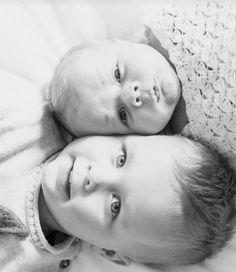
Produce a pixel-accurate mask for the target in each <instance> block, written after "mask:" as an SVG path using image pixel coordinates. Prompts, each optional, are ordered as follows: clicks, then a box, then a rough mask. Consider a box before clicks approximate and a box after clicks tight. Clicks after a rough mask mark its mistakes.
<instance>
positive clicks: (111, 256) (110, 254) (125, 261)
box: [92, 245, 131, 266]
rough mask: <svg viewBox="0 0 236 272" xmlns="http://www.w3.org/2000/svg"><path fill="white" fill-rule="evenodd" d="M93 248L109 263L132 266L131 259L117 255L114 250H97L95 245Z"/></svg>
mask: <svg viewBox="0 0 236 272" xmlns="http://www.w3.org/2000/svg"><path fill="white" fill-rule="evenodd" d="M92 248H93V250H94V251H95V252H96V253H98V254H99V255H100V256H102V257H103V258H105V259H107V260H108V261H111V262H114V263H116V264H119V265H124V266H130V265H131V260H130V258H128V257H126V256H124V255H122V254H120V253H117V252H116V251H114V250H107V249H105V248H97V247H95V246H94V245H93V246H92Z"/></svg>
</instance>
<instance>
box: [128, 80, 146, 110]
mask: <svg viewBox="0 0 236 272" xmlns="http://www.w3.org/2000/svg"><path fill="white" fill-rule="evenodd" d="M125 99H126V100H127V102H129V103H130V104H131V105H133V106H135V107H140V106H141V105H142V101H141V89H140V83H138V82H132V83H131V84H130V85H129V86H128V88H127V90H126V91H125Z"/></svg>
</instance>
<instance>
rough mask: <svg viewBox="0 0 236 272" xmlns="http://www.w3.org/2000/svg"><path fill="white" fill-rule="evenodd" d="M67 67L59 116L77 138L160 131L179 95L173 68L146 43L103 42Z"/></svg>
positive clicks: (78, 54)
mask: <svg viewBox="0 0 236 272" xmlns="http://www.w3.org/2000/svg"><path fill="white" fill-rule="evenodd" d="M64 65H65V66H64V67H65V71H66V75H67V79H68V81H67V83H68V86H67V87H68V88H67V92H66V93H64V97H63V100H64V107H63V109H62V111H61V112H60V113H59V118H60V119H61V121H62V122H63V123H64V125H65V126H66V127H67V128H68V129H69V130H70V131H71V132H72V133H73V134H75V135H77V136H83V135H89V134H113V133H114V134H115V133H117V134H132V133H141V134H154V133H157V132H159V131H161V130H162V129H163V128H164V127H165V126H166V124H167V123H168V121H169V120H170V117H171V115H172V113H173V111H174V109H175V106H176V104H177V102H178V100H179V97H180V85H179V81H178V78H177V75H176V74H175V72H174V70H173V69H172V68H171V66H170V65H169V63H168V62H167V60H166V59H165V58H164V57H163V56H162V55H161V54H160V53H158V52H157V51H156V50H154V49H153V48H151V47H149V46H147V45H143V44H135V43H130V42H125V41H106V42H101V43H97V44H94V45H93V46H89V47H88V48H84V49H81V50H78V51H77V52H76V53H74V54H72V55H71V56H69V57H68V58H67V60H66V61H65V63H64Z"/></svg>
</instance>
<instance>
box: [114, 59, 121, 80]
mask: <svg viewBox="0 0 236 272" xmlns="http://www.w3.org/2000/svg"><path fill="white" fill-rule="evenodd" d="M114 76H115V79H116V80H117V81H118V82H119V83H120V82H121V78H120V69H119V67H118V64H116V69H115V71H114Z"/></svg>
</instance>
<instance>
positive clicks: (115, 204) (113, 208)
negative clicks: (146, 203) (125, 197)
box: [111, 194, 121, 219]
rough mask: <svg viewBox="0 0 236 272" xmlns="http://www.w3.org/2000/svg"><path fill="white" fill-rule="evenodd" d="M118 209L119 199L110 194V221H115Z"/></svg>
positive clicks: (119, 205)
mask: <svg viewBox="0 0 236 272" xmlns="http://www.w3.org/2000/svg"><path fill="white" fill-rule="evenodd" d="M120 207H121V202H120V199H119V197H118V196H117V195H115V194H112V202H111V216H112V219H115V218H116V217H117V216H118V215H119V213H120Z"/></svg>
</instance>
